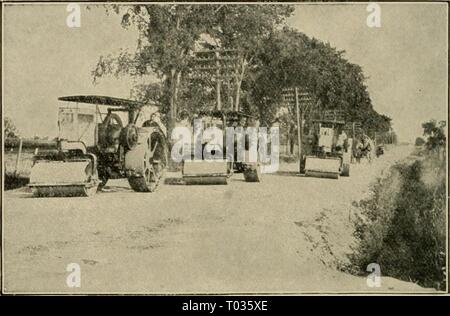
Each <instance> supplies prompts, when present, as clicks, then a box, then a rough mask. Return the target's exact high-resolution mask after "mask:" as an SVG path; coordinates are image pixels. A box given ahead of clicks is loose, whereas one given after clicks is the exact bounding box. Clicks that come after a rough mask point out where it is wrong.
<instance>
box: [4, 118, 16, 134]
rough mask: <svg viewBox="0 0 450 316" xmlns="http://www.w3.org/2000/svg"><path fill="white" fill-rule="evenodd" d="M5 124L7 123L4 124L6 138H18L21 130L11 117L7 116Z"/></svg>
mask: <svg viewBox="0 0 450 316" xmlns="http://www.w3.org/2000/svg"><path fill="white" fill-rule="evenodd" d="M4 124H5V125H4V128H5V130H4V133H5V134H4V137H5V138H7V137H11V138H16V137H18V136H19V131H18V129H17V127H16V125H15V124H14V122H13V120H12V119H11V118H10V117H5V120H4Z"/></svg>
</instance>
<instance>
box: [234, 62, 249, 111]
mask: <svg viewBox="0 0 450 316" xmlns="http://www.w3.org/2000/svg"><path fill="white" fill-rule="evenodd" d="M240 64H241V69H240V71H239V72H238V73H237V75H236V99H235V101H234V108H235V110H236V111H239V99H240V97H241V84H242V80H243V79H244V73H245V67H246V66H247V61H246V60H245V57H242V59H241V62H240Z"/></svg>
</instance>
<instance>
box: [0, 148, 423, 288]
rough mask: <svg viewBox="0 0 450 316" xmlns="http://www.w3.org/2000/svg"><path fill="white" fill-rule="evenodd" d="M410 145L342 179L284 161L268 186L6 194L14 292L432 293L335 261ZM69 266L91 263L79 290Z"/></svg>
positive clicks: (239, 181) (9, 278)
mask: <svg viewBox="0 0 450 316" xmlns="http://www.w3.org/2000/svg"><path fill="white" fill-rule="evenodd" d="M410 151H411V148H409V147H406V146H399V147H395V148H393V149H391V150H390V151H388V152H387V153H386V155H384V156H383V157H382V158H380V159H377V160H376V161H375V162H374V163H373V164H372V165H370V166H369V165H368V164H365V163H363V164H361V165H352V170H351V177H350V178H340V179H339V180H331V179H318V178H305V177H302V176H299V175H298V174H297V173H296V170H297V165H296V164H285V165H282V166H281V170H280V171H279V172H278V173H277V174H271V175H265V177H264V179H263V182H262V183H259V184H256V183H246V182H244V181H243V177H242V175H240V174H237V175H234V176H233V178H232V181H231V182H230V183H229V184H228V185H227V186H184V185H176V184H164V185H162V186H161V187H160V189H159V190H158V191H157V192H156V193H150V194H145V193H135V192H133V191H131V190H130V189H129V186H128V183H127V181H126V180H114V181H110V182H109V183H108V187H107V190H106V191H105V192H101V193H98V194H97V195H95V196H93V197H91V198H32V197H31V194H30V193H28V192H27V191H26V190H25V189H19V190H14V191H7V192H6V193H5V196H4V223H5V226H4V262H3V263H4V266H3V273H4V274H3V276H4V288H5V291H6V292H14V293H16V292H74V293H89V292H114V293H123V292H127V293H137V292H139V293H174V292H176V293H211V292H219V293H230V292H233V293H248V292H251V293H267V292H270V293H299V292H317V291H326V292H353V291H391V292H395V291H424V290H425V289H422V288H420V287H419V286H417V285H415V284H412V283H407V282H403V281H399V280H395V279H392V278H389V277H383V278H382V287H381V288H369V287H368V286H367V285H366V278H365V277H361V276H360V277H357V276H352V275H350V274H347V273H344V272H340V271H339V270H338V269H337V268H336V266H337V264H338V262H339V261H340V260H345V259H343V258H345V255H346V254H347V253H349V252H350V251H351V249H350V245H351V243H352V237H351V234H352V225H351V218H352V215H351V203H352V201H354V200H359V199H360V198H361V197H362V195H363V194H364V192H366V191H367V189H368V187H369V184H370V182H371V181H373V180H374V179H375V178H376V176H378V175H379V174H380V173H381V172H382V170H383V169H385V168H386V167H387V166H389V165H391V164H392V163H393V162H394V161H396V160H399V159H402V158H404V157H406V156H407V155H408V154H409V152H410ZM168 176H169V177H172V178H176V177H180V174H177V173H172V174H169V175H168ZM172 180H173V179H172ZM169 182H170V183H176V181H169ZM69 263H77V264H79V265H80V267H81V287H80V288H69V287H68V286H67V285H66V278H67V276H68V274H69V273H68V272H67V271H66V267H67V265H68V264H69Z"/></svg>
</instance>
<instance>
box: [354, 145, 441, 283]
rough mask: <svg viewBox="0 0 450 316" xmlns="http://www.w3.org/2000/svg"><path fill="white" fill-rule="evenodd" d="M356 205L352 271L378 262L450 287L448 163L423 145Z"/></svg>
mask: <svg viewBox="0 0 450 316" xmlns="http://www.w3.org/2000/svg"><path fill="white" fill-rule="evenodd" d="M356 206H357V208H358V210H359V212H358V213H359V216H358V217H357V218H356V219H355V220H354V228H355V233H354V235H355V237H356V239H357V247H356V249H355V251H354V253H353V254H352V255H350V258H349V259H350V262H351V264H350V266H349V267H346V269H347V270H350V271H351V272H352V273H355V274H364V275H366V274H367V272H366V268H367V266H368V265H369V264H370V263H376V264H379V265H380V268H381V275H385V276H391V277H394V278H398V279H401V280H404V281H410V282H415V283H418V284H419V285H421V286H423V287H433V288H436V289H439V290H445V286H446V283H445V282H446V281H445V279H446V277H445V265H446V257H445V253H446V243H445V240H446V167H445V162H443V161H442V160H439V159H438V158H437V157H435V156H433V155H429V154H426V153H424V152H423V151H419V150H417V151H416V152H415V154H413V155H411V156H410V157H408V159H406V160H404V161H402V162H399V163H397V164H395V165H394V166H392V167H391V168H390V170H389V172H388V173H387V174H385V175H384V176H383V177H382V178H379V179H378V180H377V181H376V183H375V184H374V185H373V186H372V188H371V194H370V196H369V197H368V198H366V199H363V200H361V201H359V202H358V203H357V205H356Z"/></svg>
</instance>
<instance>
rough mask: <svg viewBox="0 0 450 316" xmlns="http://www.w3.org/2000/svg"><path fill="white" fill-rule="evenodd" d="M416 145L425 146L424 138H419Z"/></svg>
mask: <svg viewBox="0 0 450 316" xmlns="http://www.w3.org/2000/svg"><path fill="white" fill-rule="evenodd" d="M414 144H415V145H416V146H423V145H425V140H424V139H423V138H422V137H417V138H416V141H415V143H414Z"/></svg>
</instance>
